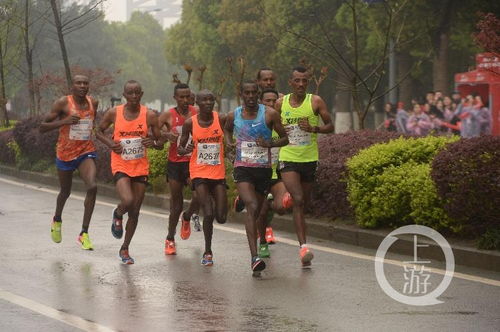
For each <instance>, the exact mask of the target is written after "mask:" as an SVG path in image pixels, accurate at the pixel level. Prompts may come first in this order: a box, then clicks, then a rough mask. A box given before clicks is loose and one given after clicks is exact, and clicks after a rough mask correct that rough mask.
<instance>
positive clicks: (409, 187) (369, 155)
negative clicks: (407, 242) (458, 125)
mask: <svg viewBox="0 0 500 332" xmlns="http://www.w3.org/2000/svg"><path fill="white" fill-rule="evenodd" d="M456 140H458V137H451V138H450V137H434V136H428V137H425V138H406V139H405V138H400V139H396V140H392V141H390V142H388V143H384V144H376V145H373V146H371V147H369V148H367V149H365V150H362V151H360V153H358V154H357V155H356V156H354V157H353V158H351V159H350V160H348V162H347V167H348V171H349V178H348V184H347V189H348V199H349V202H350V203H351V205H352V206H353V208H354V212H355V216H356V222H357V223H358V224H359V225H360V226H362V227H368V228H375V227H381V226H391V227H398V226H401V225H405V224H410V223H418V224H423V225H427V226H431V227H433V228H436V229H440V228H445V227H453V226H452V224H451V221H450V219H449V218H448V217H447V216H446V213H445V212H444V210H443V209H442V206H443V203H442V202H441V201H440V199H439V198H438V196H437V193H436V188H435V186H434V183H433V182H432V179H431V178H430V166H429V163H430V162H431V161H432V158H433V157H434V156H435V155H436V153H437V152H438V151H439V150H440V149H441V148H442V147H443V146H445V145H446V144H447V143H450V142H453V141H456Z"/></svg>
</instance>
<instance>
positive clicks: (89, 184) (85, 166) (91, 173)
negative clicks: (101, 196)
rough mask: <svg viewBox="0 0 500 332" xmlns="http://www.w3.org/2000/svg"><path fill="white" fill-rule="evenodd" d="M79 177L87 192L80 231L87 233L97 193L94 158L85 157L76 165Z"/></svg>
mask: <svg viewBox="0 0 500 332" xmlns="http://www.w3.org/2000/svg"><path fill="white" fill-rule="evenodd" d="M78 171H79V173H80V178H81V179H82V180H83V182H84V183H85V187H86V189H87V194H86V195H85V202H84V207H85V210H84V212H83V223H82V232H85V233H88V229H89V224H90V218H91V217H92V213H93V212H94V206H95V199H96V195H97V183H96V173H97V170H96V165H95V160H94V158H87V159H85V160H84V161H83V162H82V163H81V164H80V166H79V167H78Z"/></svg>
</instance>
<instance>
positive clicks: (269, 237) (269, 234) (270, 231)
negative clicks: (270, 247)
mask: <svg viewBox="0 0 500 332" xmlns="http://www.w3.org/2000/svg"><path fill="white" fill-rule="evenodd" d="M266 242H267V243H269V244H275V243H276V239H275V238H274V233H273V228H272V227H266Z"/></svg>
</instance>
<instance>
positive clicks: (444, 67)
mask: <svg viewBox="0 0 500 332" xmlns="http://www.w3.org/2000/svg"><path fill="white" fill-rule="evenodd" d="M449 44H450V36H449V32H448V31H446V32H442V33H440V35H439V48H438V49H437V51H436V52H435V54H434V57H433V58H432V69H433V70H432V71H433V77H432V83H433V87H434V91H438V90H440V91H442V92H443V94H444V95H448V92H449V84H448V50H449Z"/></svg>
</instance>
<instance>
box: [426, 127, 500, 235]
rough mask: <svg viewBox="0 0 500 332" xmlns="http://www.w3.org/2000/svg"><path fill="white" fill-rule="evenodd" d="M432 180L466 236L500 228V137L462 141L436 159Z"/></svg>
mask: <svg viewBox="0 0 500 332" xmlns="http://www.w3.org/2000/svg"><path fill="white" fill-rule="evenodd" d="M431 176H432V179H433V180H434V182H435V183H436V187H437V191H438V194H439V195H440V197H441V198H442V199H443V201H444V202H445V203H444V208H445V210H446V212H447V213H448V215H449V216H450V217H451V218H453V219H454V220H456V221H457V222H458V223H459V224H460V225H462V227H463V230H464V233H467V234H470V235H474V236H477V235H480V234H483V233H484V232H485V231H487V230H488V229H499V228H500V211H499V207H500V137H494V136H482V137H476V138H470V139H462V140H460V141H458V142H455V143H453V144H450V145H448V146H446V148H445V149H443V150H442V151H441V152H439V154H438V155H436V157H435V158H434V161H433V163H432V172H431Z"/></svg>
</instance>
